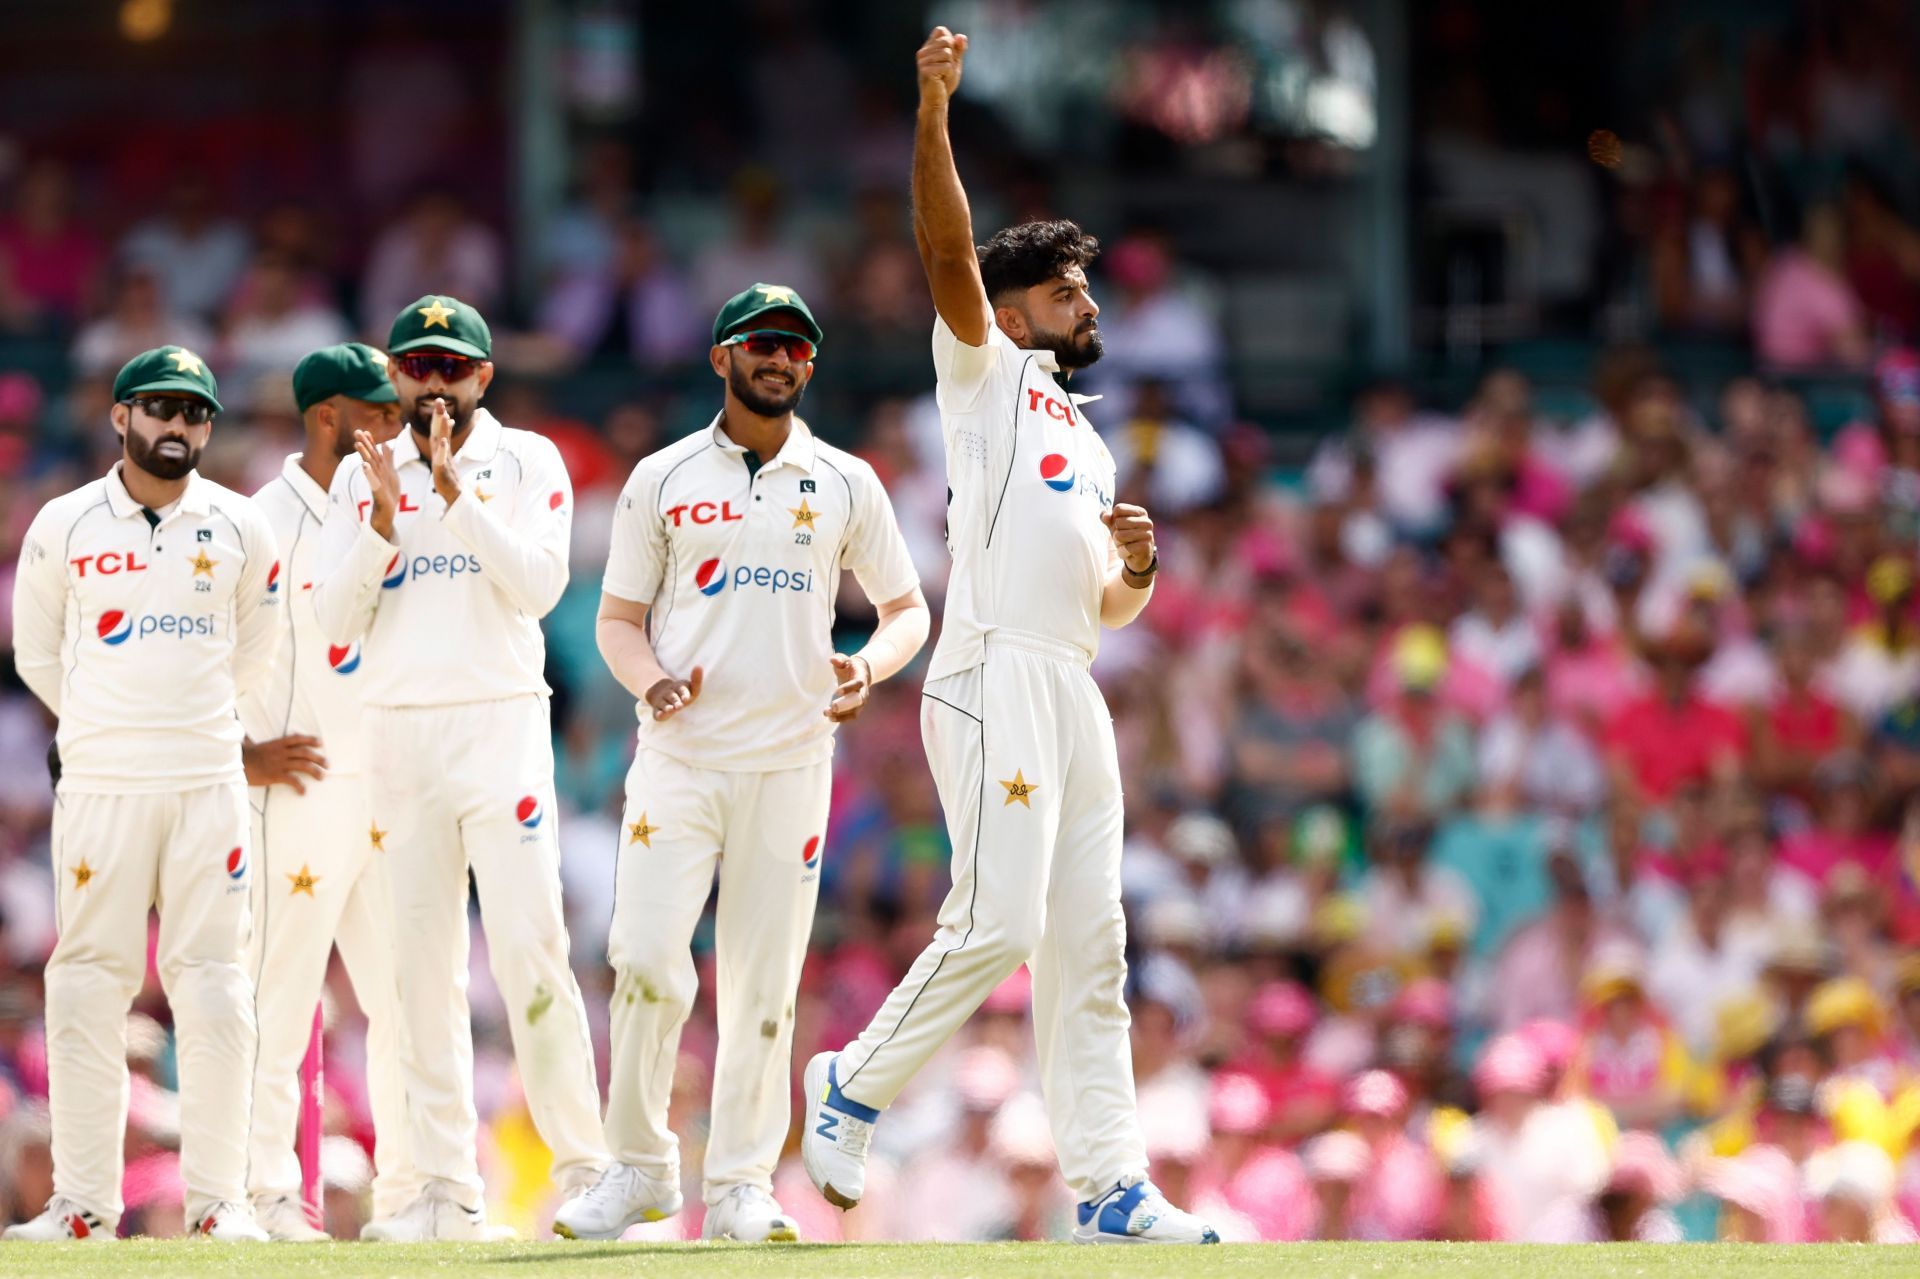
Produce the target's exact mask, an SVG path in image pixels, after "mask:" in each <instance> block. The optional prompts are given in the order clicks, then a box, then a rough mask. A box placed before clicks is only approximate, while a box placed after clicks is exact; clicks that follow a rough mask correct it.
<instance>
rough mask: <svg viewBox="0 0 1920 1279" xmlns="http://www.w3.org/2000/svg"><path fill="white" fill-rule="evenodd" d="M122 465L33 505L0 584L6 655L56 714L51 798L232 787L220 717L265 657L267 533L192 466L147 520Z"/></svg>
mask: <svg viewBox="0 0 1920 1279" xmlns="http://www.w3.org/2000/svg"><path fill="white" fill-rule="evenodd" d="M121 465H124V463H122V464H117V465H115V467H114V468H113V470H111V471H109V472H107V474H106V475H105V476H104V477H102V478H101V479H97V480H95V481H94V482H93V483H91V484H88V485H86V486H85V487H83V488H79V489H75V490H74V491H73V492H71V493H68V494H66V495H64V496H62V497H57V498H55V499H54V500H53V501H51V502H49V503H47V504H46V505H45V506H44V507H42V508H41V509H40V513H39V514H38V515H36V516H35V517H34V520H33V524H32V526H31V527H30V528H28V530H27V536H26V540H25V542H23V543H22V544H21V547H20V569H19V575H18V576H17V577H16V578H15V579H14V584H13V647H14V662H15V665H16V666H17V667H18V669H19V671H20V678H21V679H23V680H24V681H26V685H27V687H28V688H31V689H32V690H33V692H34V695H35V696H37V697H38V698H39V699H40V700H41V701H43V702H45V703H46V704H47V708H48V709H49V710H51V711H52V712H53V713H54V714H55V715H57V716H59V718H60V728H59V731H58V733H57V734H56V735H55V740H56V742H57V743H58V745H59V747H60V765H61V776H60V790H61V792H62V793H68V792H71V793H74V794H89V795H139V794H152V793H156V792H165V791H176V790H189V789H193V788H196V787H201V786H216V785H221V784H223V783H230V782H239V781H243V780H244V778H245V776H246V774H245V772H244V771H243V770H242V768H241V765H240V739H241V731H240V721H239V719H238V718H237V717H236V715H235V713H234V711H235V704H236V701H237V698H238V696H240V695H245V694H247V693H250V692H252V691H253V690H254V689H256V688H258V687H259V686H260V685H261V684H262V683H264V682H265V680H266V677H267V673H268V669H269V667H270V666H271V664H272V661H273V649H274V629H275V622H276V619H277V617H278V604H279V599H280V593H281V592H280V586H281V574H280V572H279V568H280V565H279V563H278V561H277V559H276V558H275V556H276V552H275V549H274V539H273V530H272V528H270V527H269V526H268V523H267V520H266V517H265V516H264V515H262V514H261V513H260V511H259V509H258V508H257V507H255V506H254V504H253V503H252V502H250V501H248V500H247V499H246V498H245V497H242V496H241V495H240V494H238V493H235V492H233V491H232V490H231V489H226V488H222V487H221V486H220V485H218V484H215V483H214V482H213V481H212V480H209V479H206V478H204V477H203V476H201V475H200V474H199V473H198V472H195V473H193V474H192V475H190V476H189V477H188V479H187V487H186V491H185V492H184V493H183V494H181V497H180V500H179V501H178V502H176V503H175V504H174V506H173V509H172V510H170V511H168V512H167V513H166V514H165V515H163V516H161V517H160V522H159V523H158V524H157V525H156V524H152V523H149V521H148V520H147V517H146V514H145V512H144V510H143V508H142V507H141V505H140V503H139V502H137V501H135V500H134V498H133V495H132V494H130V493H128V492H127V487H126V485H125V484H124V483H123V482H122V481H121V479H120V466H121Z"/></svg>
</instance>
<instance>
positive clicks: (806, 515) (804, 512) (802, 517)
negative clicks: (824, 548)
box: [787, 497, 820, 529]
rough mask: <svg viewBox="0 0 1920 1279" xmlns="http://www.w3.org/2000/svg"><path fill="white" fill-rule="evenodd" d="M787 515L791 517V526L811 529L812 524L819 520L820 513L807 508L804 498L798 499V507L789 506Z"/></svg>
mask: <svg viewBox="0 0 1920 1279" xmlns="http://www.w3.org/2000/svg"><path fill="white" fill-rule="evenodd" d="M787 514H789V515H791V516H793V526H794V527H795V528H800V527H802V526H805V527H806V528H809V529H811V528H812V527H813V522H814V521H815V520H816V519H818V518H820V512H818V511H816V510H813V509H811V508H809V507H808V506H807V499H806V498H804V497H803V498H801V499H800V505H798V506H789V507H788V508H787Z"/></svg>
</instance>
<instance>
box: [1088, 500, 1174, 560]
mask: <svg viewBox="0 0 1920 1279" xmlns="http://www.w3.org/2000/svg"><path fill="white" fill-rule="evenodd" d="M1100 522H1101V523H1102V524H1104V525H1106V526H1107V527H1108V528H1109V529H1111V530H1112V531H1113V542H1114V545H1115V546H1118V547H1119V548H1120V558H1121V559H1122V560H1124V561H1125V562H1126V565H1127V567H1128V568H1130V569H1132V570H1133V571H1134V572H1135V573H1136V574H1137V573H1144V572H1146V571H1147V570H1148V569H1149V568H1152V567H1153V559H1154V556H1155V555H1157V554H1158V553H1159V552H1158V551H1157V550H1156V549H1155V548H1154V544H1153V520H1152V519H1151V518H1149V517H1148V515H1147V509H1146V508H1145V507H1144V506H1133V505H1130V504H1129V503H1126V502H1116V503H1114V507H1113V509H1112V510H1111V511H1102V512H1100Z"/></svg>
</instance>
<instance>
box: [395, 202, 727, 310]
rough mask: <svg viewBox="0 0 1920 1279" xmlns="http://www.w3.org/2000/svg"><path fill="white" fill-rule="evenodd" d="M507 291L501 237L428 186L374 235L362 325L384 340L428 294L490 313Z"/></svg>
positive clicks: (466, 209) (464, 206) (461, 204)
mask: <svg viewBox="0 0 1920 1279" xmlns="http://www.w3.org/2000/svg"><path fill="white" fill-rule="evenodd" d="M505 287H506V266H505V263H504V262H503V260H502V256H501V248H500V240H499V237H498V236H496V235H495V234H494V233H493V231H492V230H490V229H489V228H488V227H487V226H486V225H485V224H484V223H482V222H481V221H480V220H479V219H478V218H476V217H474V215H473V214H472V212H471V211H470V210H469V209H468V208H467V206H466V205H465V204H464V203H462V201H461V199H460V197H459V196H457V195H454V194H453V193H452V192H451V191H449V190H448V189H447V188H445V187H443V186H439V185H434V186H428V187H426V188H424V189H422V190H421V191H420V192H419V193H418V194H416V195H415V196H414V197H413V199H412V200H410V201H409V202H408V204H407V207H406V209H405V210H404V211H403V212H402V213H401V215H400V216H399V217H398V218H396V219H395V220H394V221H392V222H390V223H389V224H388V225H387V227H386V229H385V230H383V231H381V232H380V234H379V235H377V236H375V237H374V240H373V247H372V249H371V250H370V251H369V252H368V254H367V266H366V270H365V272H364V273H363V274H362V275H361V278H360V325H361V328H362V329H363V330H364V331H365V332H367V333H368V334H371V335H376V338H375V340H381V339H384V337H385V336H386V332H387V328H388V326H389V325H391V324H392V323H393V317H394V316H395V315H397V314H399V312H400V308H401V307H403V306H405V305H406V304H407V303H409V302H411V301H412V300H413V299H415V298H417V297H420V296H422V295H423V294H428V293H444V294H451V295H452V296H454V297H457V298H459V299H460V300H461V301H463V302H466V303H467V304H468V305H470V306H473V307H477V308H478V309H480V310H482V311H486V310H488V309H489V308H491V307H492V306H494V304H495V303H496V302H498V301H499V299H500V296H501V293H502V291H503V290H504V289H505ZM717 306H718V304H717V303H716V304H715V307H716V308H717ZM712 309H715V308H709V310H712Z"/></svg>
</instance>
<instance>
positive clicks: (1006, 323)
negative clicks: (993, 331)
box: [993, 306, 1032, 346]
mask: <svg viewBox="0 0 1920 1279" xmlns="http://www.w3.org/2000/svg"><path fill="white" fill-rule="evenodd" d="M993 319H994V323H996V324H998V325H999V326H1000V331H1001V332H1002V333H1004V334H1006V335H1007V336H1008V337H1009V338H1011V339H1012V340H1013V344H1014V345H1015V346H1019V345H1021V344H1022V343H1024V342H1025V341H1026V340H1027V339H1028V338H1029V337H1031V336H1032V334H1031V333H1029V332H1028V330H1027V317H1026V313H1025V312H1024V311H1022V310H1021V309H1020V308H1019V307H1016V306H997V307H995V308H993Z"/></svg>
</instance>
